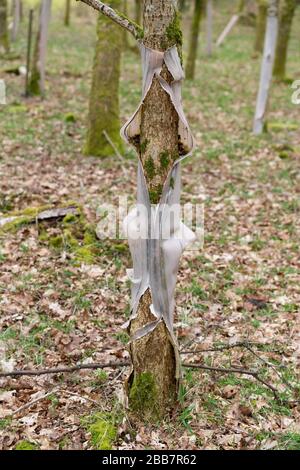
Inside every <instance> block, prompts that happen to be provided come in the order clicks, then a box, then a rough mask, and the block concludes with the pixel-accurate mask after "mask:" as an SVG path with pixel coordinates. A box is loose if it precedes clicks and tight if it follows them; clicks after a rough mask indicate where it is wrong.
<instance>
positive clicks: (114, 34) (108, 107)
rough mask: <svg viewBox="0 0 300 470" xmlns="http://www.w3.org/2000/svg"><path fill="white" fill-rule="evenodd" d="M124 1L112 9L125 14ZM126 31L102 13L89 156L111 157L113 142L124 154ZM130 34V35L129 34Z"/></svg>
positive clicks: (87, 147) (114, 0)
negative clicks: (122, 102) (122, 101)
mask: <svg viewBox="0 0 300 470" xmlns="http://www.w3.org/2000/svg"><path fill="white" fill-rule="evenodd" d="M122 3H123V2H122V0H111V2H110V6H111V7H112V8H115V9H119V10H121V7H122V6H123V5H122ZM123 34H124V33H123V31H122V30H121V29H120V28H119V27H118V26H117V25H116V24H114V23H113V22H112V21H111V20H110V19H109V18H107V17H105V16H103V15H102V14H101V13H100V14H99V17H98V23H97V44H96V49H95V57H94V66H93V78H92V86H91V91H90V102H89V117H88V132H87V138H86V144H85V147H84V150H83V151H84V154H85V155H93V156H99V157H106V156H111V155H113V153H114V150H113V148H112V146H111V144H110V142H109V141H110V140H111V141H112V142H113V144H114V145H115V146H116V147H117V149H118V150H120V151H121V150H122V142H121V138H120V116H119V81H120V62H121V51H122V37H123ZM125 34H127V32H125Z"/></svg>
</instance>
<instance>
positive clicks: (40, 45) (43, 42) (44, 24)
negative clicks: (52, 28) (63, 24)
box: [28, 0, 51, 95]
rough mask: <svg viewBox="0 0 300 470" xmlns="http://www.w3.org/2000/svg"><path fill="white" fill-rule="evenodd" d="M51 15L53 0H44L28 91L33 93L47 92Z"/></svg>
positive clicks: (41, 93)
mask: <svg viewBox="0 0 300 470" xmlns="http://www.w3.org/2000/svg"><path fill="white" fill-rule="evenodd" d="M50 15H51V0H42V2H41V5H40V15H39V26H38V32H37V37H36V43H35V50H34V55H33V63H32V68H31V77H30V82H29V87H28V92H29V94H31V95H44V94H45V73H46V53H47V41H48V26H49V21H50Z"/></svg>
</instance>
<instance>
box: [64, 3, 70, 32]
mask: <svg viewBox="0 0 300 470" xmlns="http://www.w3.org/2000/svg"><path fill="white" fill-rule="evenodd" d="M70 16H71V0H66V4H65V18H64V25H65V26H70Z"/></svg>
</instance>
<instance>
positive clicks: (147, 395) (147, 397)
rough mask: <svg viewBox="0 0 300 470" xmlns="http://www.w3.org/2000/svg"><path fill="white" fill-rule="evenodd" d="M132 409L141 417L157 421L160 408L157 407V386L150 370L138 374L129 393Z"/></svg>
mask: <svg viewBox="0 0 300 470" xmlns="http://www.w3.org/2000/svg"><path fill="white" fill-rule="evenodd" d="M129 406H130V409H131V410H132V411H133V412H134V413H135V414H136V415H139V416H140V417H141V418H146V419H148V420H149V421H157V419H158V418H159V408H158V407H157V387H156V382H155V379H154V377H153V375H152V374H151V373H150V372H142V373H141V374H136V375H135V377H134V380H133V383H132V385H131V388H130V393H129Z"/></svg>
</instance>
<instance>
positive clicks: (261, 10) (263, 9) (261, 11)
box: [254, 0, 268, 54]
mask: <svg viewBox="0 0 300 470" xmlns="http://www.w3.org/2000/svg"><path fill="white" fill-rule="evenodd" d="M257 8H258V12H257V17H256V33H255V43H254V52H257V53H259V54H261V53H262V51H263V47H264V39H265V33H266V21H267V10H268V1H267V0H257Z"/></svg>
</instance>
